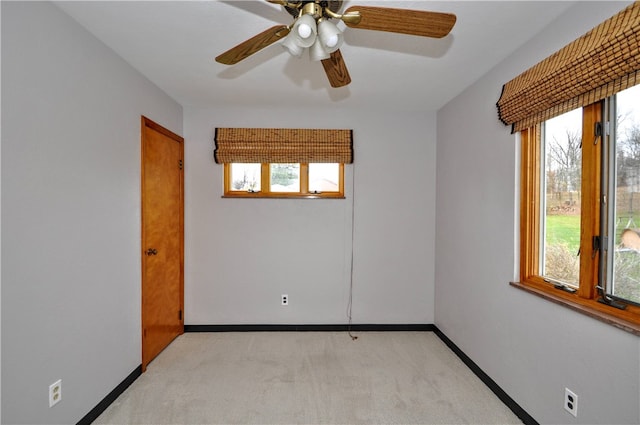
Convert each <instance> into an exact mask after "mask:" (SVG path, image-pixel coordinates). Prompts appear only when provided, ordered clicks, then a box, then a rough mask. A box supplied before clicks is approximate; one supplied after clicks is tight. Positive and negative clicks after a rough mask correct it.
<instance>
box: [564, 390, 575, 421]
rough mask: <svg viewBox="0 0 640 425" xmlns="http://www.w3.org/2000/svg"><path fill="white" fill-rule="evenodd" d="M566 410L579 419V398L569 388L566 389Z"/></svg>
mask: <svg viewBox="0 0 640 425" xmlns="http://www.w3.org/2000/svg"><path fill="white" fill-rule="evenodd" d="M564 410H566V411H567V412H569V413H571V414H572V415H573V416H575V417H576V418H577V417H578V396H577V395H576V393H574V392H573V391H571V390H570V389H569V388H565V389H564Z"/></svg>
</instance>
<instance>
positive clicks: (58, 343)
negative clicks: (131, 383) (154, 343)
mask: <svg viewBox="0 0 640 425" xmlns="http://www.w3.org/2000/svg"><path fill="white" fill-rule="evenodd" d="M1 7H2V123H3V127H2V265H3V268H2V387H3V388H2V423H8V424H9V423H11V424H13V423H46V424H54V423H75V422H77V421H78V420H80V419H81V418H82V417H83V416H84V415H86V414H87V413H88V412H89V411H90V410H91V409H92V408H93V407H94V406H95V405H96V404H97V403H98V402H99V401H100V400H101V399H102V398H103V397H105V396H106V395H107V394H108V393H109V392H110V391H111V390H113V389H114V388H115V387H116V385H117V384H119V383H120V382H121V381H122V380H123V379H124V378H125V377H126V376H127V375H128V374H129V373H131V372H132V371H133V370H134V369H135V368H136V367H137V366H139V365H140V363H141V356H140V353H141V347H140V252H141V250H140V189H139V187H140V171H139V170H140V116H141V115H143V114H144V115H145V116H147V117H149V118H151V119H153V120H155V121H156V122H158V123H160V124H162V125H164V126H167V127H168V128H170V129H171V130H173V131H174V132H177V133H181V132H182V108H181V107H180V105H178V104H177V103H176V102H174V101H173V100H171V99H170V98H169V97H168V96H167V95H165V94H164V93H163V92H161V91H160V90H159V89H158V88H157V87H155V86H154V85H152V84H151V83H150V82H149V81H148V80H147V79H145V78H144V77H142V76H141V75H140V74H139V73H137V72H136V71H135V70H133V68H131V67H130V66H129V65H128V64H126V63H125V62H124V61H122V60H121V59H120V58H119V57H117V56H116V55H115V54H114V53H113V52H112V51H111V50H109V49H108V48H107V47H106V46H104V45H103V44H102V43H101V42H99V41H98V40H97V39H95V38H94V37H93V36H91V35H90V34H89V33H88V32H86V31H85V30H84V29H82V28H81V27H80V26H79V25H78V24H76V23H75V22H74V21H72V20H71V19H70V18H69V17H68V16H67V15H65V14H63V13H62V12H61V11H60V10H59V9H58V8H57V7H55V6H54V5H52V4H50V3H39V2H38V3H36V2H22V3H12V2H4V1H3V2H2V4H1ZM60 378H62V394H63V397H62V401H61V402H60V403H59V404H58V405H56V406H54V407H53V408H49V407H48V386H49V384H51V383H53V382H54V381H56V380H57V379H60Z"/></svg>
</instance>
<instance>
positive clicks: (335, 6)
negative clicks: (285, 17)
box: [283, 0, 342, 19]
mask: <svg viewBox="0 0 640 425" xmlns="http://www.w3.org/2000/svg"><path fill="white" fill-rule="evenodd" d="M289 3H296V4H299V5H300V6H298V7H295V8H293V7H289V6H283V7H284V8H285V10H286V11H287V12H289V14H290V15H291V16H293V17H294V18H297V17H298V15H299V14H300V9H303V8H305V7H306V5H307V4H309V3H315V4H316V5H318V6H319V7H320V11H319V12H318V15H319V14H322V17H323V18H326V19H330V18H331V17H330V16H329V15H327V14H326V13H325V12H324V10H325V9H329V10H330V11H332V12H334V13H337V12H338V10H340V8H342V0H300V1H289ZM318 17H320V16H318Z"/></svg>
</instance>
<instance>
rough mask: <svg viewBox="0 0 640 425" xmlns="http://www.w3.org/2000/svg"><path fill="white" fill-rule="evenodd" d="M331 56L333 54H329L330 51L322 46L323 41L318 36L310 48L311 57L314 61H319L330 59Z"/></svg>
mask: <svg viewBox="0 0 640 425" xmlns="http://www.w3.org/2000/svg"><path fill="white" fill-rule="evenodd" d="M330 57H331V55H330V54H329V52H327V51H326V50H325V48H324V47H323V46H322V42H321V41H320V38H317V39H316V42H315V43H313V45H312V46H311V47H310V48H309V58H310V59H311V60H312V61H315V62H317V61H321V60H325V59H329V58H330Z"/></svg>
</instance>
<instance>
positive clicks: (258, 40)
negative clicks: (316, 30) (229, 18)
mask: <svg viewBox="0 0 640 425" xmlns="http://www.w3.org/2000/svg"><path fill="white" fill-rule="evenodd" d="M289 31H290V29H289V27H288V26H286V25H276V26H273V27H271V28H269V29H267V30H265V31H263V32H261V33H260V34H258V35H256V36H253V37H251V38H250V39H248V40H246V41H243V42H242V43H240V44H238V45H237V46H235V47H232V48H231V49H229V50H227V51H226V52H224V53H222V54H221V55H219V56H218V57H216V62H220V63H223V64H225V65H233V64H235V63H238V62H240V61H241V60H243V59H246V58H248V57H249V56H251V55H252V54H254V53H256V52H257V51H259V50H262V49H264V48H265V47H267V46H269V45H270V44H273V43H274V42H276V41H278V40H279V39H281V38H282V37H284V36H286V35H287V34H289Z"/></svg>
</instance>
